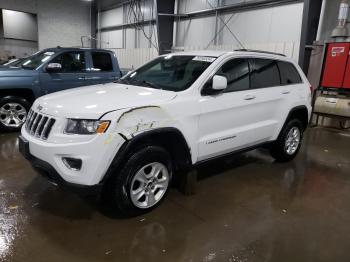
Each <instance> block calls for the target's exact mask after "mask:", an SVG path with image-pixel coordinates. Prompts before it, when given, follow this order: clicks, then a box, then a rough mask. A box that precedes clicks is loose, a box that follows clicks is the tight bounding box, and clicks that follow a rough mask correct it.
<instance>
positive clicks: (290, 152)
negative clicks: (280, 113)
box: [270, 119, 303, 162]
mask: <svg viewBox="0 0 350 262" xmlns="http://www.w3.org/2000/svg"><path fill="white" fill-rule="evenodd" d="M302 138H303V126H302V123H301V122H300V120H298V119H293V120H291V121H289V122H288V123H287V124H286V125H285V126H284V127H283V129H282V131H281V133H280V134H279V136H278V138H277V140H276V141H275V142H274V143H273V145H272V147H271V150H270V151H271V155H272V157H274V158H275V159H276V160H277V161H279V162H287V161H290V160H292V159H293V158H294V157H295V156H296V155H297V153H298V151H299V149H300V146H301V141H302Z"/></svg>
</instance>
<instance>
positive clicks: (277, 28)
mask: <svg viewBox="0 0 350 262" xmlns="http://www.w3.org/2000/svg"><path fill="white" fill-rule="evenodd" d="M212 2H213V1H212ZM227 2H230V3H231V2H239V1H226V3H227ZM213 6H214V4H213ZM205 8H208V2H207V1H206V0H201V1H188V0H180V2H179V12H184V13H186V12H193V11H197V10H201V9H205ZM302 13H303V3H296V4H288V5H282V6H276V7H272V8H264V9H257V10H251V11H244V12H238V13H231V14H230V13H228V14H225V15H221V16H220V17H215V16H210V17H200V18H194V19H190V20H184V21H180V22H176V24H177V26H176V28H177V32H176V39H175V45H176V47H177V49H185V50H188V49H220V50H226V49H227V50H233V49H237V48H242V46H240V45H239V43H238V42H237V41H236V40H235V38H234V36H233V35H232V33H233V34H234V35H235V36H236V37H237V38H238V39H239V41H240V42H241V43H242V44H243V46H244V47H245V48H253V49H260V50H266V51H274V52H282V53H284V54H286V55H287V56H290V57H292V58H294V59H296V60H297V59H298V55H299V47H300V35H301V24H302ZM220 18H221V19H220ZM224 22H225V23H227V27H228V28H229V29H228V28H226V27H225V25H224ZM220 31H221V32H220ZM230 31H231V32H232V33H231V32H230ZM216 32H219V33H218V34H217V35H216ZM215 35H216V37H215Z"/></svg>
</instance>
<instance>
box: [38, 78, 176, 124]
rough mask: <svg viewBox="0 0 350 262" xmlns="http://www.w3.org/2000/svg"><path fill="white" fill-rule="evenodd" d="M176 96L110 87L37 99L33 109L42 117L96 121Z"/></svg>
mask: <svg viewBox="0 0 350 262" xmlns="http://www.w3.org/2000/svg"><path fill="white" fill-rule="evenodd" d="M175 96H176V93H175V92H171V91H164V90H159V89H153V88H147V87H140V86H132V85H123V84H117V83H109V84H103V85H95V86H87V87H80V88H74V89H69V90H67V91H61V92H57V93H53V94H50V95H46V96H43V97H41V98H39V99H37V100H36V101H35V103H34V105H33V109H34V110H35V111H37V110H38V109H37V108H38V107H39V108H41V107H42V109H41V111H40V112H42V113H45V114H48V115H52V116H58V117H66V118H81V119H98V118H100V117H101V116H102V115H103V114H104V113H106V112H110V111H113V110H118V109H123V108H132V107H139V106H147V105H157V104H159V103H160V102H164V101H169V100H171V99H173V98H174V97H175Z"/></svg>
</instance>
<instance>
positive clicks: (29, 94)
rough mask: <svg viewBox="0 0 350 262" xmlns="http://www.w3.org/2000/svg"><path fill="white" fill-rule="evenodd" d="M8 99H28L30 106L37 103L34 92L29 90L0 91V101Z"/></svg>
mask: <svg viewBox="0 0 350 262" xmlns="http://www.w3.org/2000/svg"><path fill="white" fill-rule="evenodd" d="M7 97H9V98H10V97H19V98H24V99H26V100H27V101H28V102H29V103H30V104H32V103H33V102H34V101H35V95H34V92H33V90H31V89H29V88H18V89H0V99H1V98H7Z"/></svg>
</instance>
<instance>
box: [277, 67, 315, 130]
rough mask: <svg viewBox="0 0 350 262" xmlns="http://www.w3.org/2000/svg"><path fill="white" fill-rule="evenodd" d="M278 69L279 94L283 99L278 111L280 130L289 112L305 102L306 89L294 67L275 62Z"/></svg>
mask: <svg viewBox="0 0 350 262" xmlns="http://www.w3.org/2000/svg"><path fill="white" fill-rule="evenodd" d="M277 65H278V69H279V71H280V75H281V87H280V92H281V94H282V99H283V105H284V106H283V107H281V111H280V117H281V119H280V122H281V123H280V128H282V125H283V124H284V121H285V120H286V117H287V115H288V113H289V110H290V109H291V108H293V107H295V106H298V105H300V104H304V103H305V101H306V100H307V94H308V91H309V90H308V89H306V90H305V85H304V83H303V80H302V79H301V77H300V75H299V72H298V71H297V69H296V68H295V66H294V65H293V64H292V63H290V62H287V61H277Z"/></svg>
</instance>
